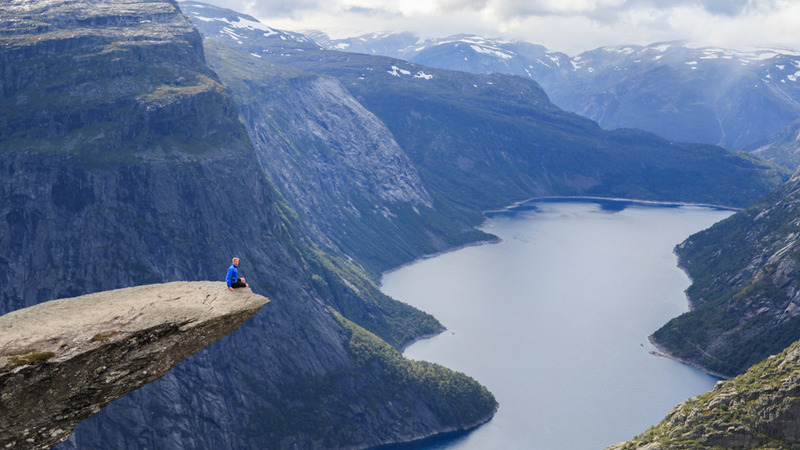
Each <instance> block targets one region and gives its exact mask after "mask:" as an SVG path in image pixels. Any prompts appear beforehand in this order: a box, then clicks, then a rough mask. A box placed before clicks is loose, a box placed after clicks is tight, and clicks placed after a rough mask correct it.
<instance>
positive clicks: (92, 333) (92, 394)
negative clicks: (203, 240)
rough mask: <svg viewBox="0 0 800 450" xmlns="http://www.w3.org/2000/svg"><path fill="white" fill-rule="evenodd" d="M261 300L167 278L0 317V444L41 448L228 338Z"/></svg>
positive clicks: (223, 288)
mask: <svg viewBox="0 0 800 450" xmlns="http://www.w3.org/2000/svg"><path fill="white" fill-rule="evenodd" d="M267 302H268V300H267V299H266V298H264V297H262V296H260V295H255V294H253V293H252V292H250V290H249V289H242V290H239V291H236V292H230V291H229V290H228V289H227V286H225V283H222V282H193V283H189V282H173V283H169V284H159V285H147V286H138V287H132V288H126V289H117V290H113V291H105V292H99V293H95V294H89V295H85V296H81V297H77V298H67V299H60V300H52V301H49V302H44V303H39V304H38V305H34V306H31V307H28V308H25V309H20V310H17V311H13V312H11V313H8V314H6V315H4V316H0V447H2V448H15V449H26V448H31V449H33V448H37V449H39V448H41V449H47V448H50V447H52V446H53V445H55V444H57V443H59V442H61V441H63V440H65V439H66V438H67V437H68V436H69V435H70V434H72V430H73V428H74V427H75V425H76V424H77V423H78V422H80V421H81V420H83V419H86V418H87V417H89V416H91V415H92V414H94V413H95V412H97V411H99V410H100V408H103V407H104V406H106V405H107V404H108V403H110V402H111V401H112V400H114V399H116V398H119V397H122V396H123V395H125V394H127V393H128V392H130V391H132V390H134V389H138V388H139V387H141V386H143V385H145V384H147V383H150V382H152V381H154V380H156V379H158V378H161V377H162V376H164V374H166V373H167V372H168V371H169V370H170V369H172V367H173V366H174V365H175V364H176V363H178V362H180V361H182V360H183V359H185V358H187V357H188V356H189V355H191V354H193V353H195V352H197V351H199V350H200V349H202V348H204V347H207V346H208V345H210V344H212V343H214V342H216V341H217V340H219V339H221V338H223V337H225V336H227V335H228V334H230V333H231V332H233V331H234V330H236V329H237V328H239V326H241V325H242V324H243V323H244V322H245V321H246V320H247V319H249V318H251V317H252V316H253V315H255V314H256V313H257V312H258V310H259V309H261V307H262V306H264V305H265V304H266V303H267Z"/></svg>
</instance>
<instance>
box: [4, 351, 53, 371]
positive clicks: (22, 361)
mask: <svg viewBox="0 0 800 450" xmlns="http://www.w3.org/2000/svg"><path fill="white" fill-rule="evenodd" d="M54 356H56V354H55V353H53V352H33V353H28V354H27V355H23V356H12V357H11V361H10V362H9V363H8V364H6V365H5V367H3V370H2V371H3V372H8V371H10V370H12V369H14V368H15V367H19V366H27V365H30V364H36V363H38V362H40V361H41V362H44V361H47V360H48V359H50V358H52V357H54Z"/></svg>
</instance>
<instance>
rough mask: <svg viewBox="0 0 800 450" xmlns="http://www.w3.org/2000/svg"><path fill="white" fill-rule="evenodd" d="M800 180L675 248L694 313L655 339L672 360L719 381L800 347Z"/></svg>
mask: <svg viewBox="0 0 800 450" xmlns="http://www.w3.org/2000/svg"><path fill="white" fill-rule="evenodd" d="M798 217H800V177H798V175H795V176H794V177H793V178H792V179H791V180H790V181H789V182H787V183H786V184H785V185H783V186H781V187H780V188H779V189H778V190H776V191H775V192H774V193H772V194H770V195H768V196H767V197H765V198H764V199H762V200H760V201H758V202H757V203H755V204H754V205H753V206H751V207H749V208H747V209H746V210H744V211H741V212H739V213H737V214H735V215H733V216H731V217H729V218H728V219H726V220H724V221H722V222H720V223H718V224H716V225H714V226H713V227H711V228H709V229H708V230H705V231H701V232H699V233H697V234H695V235H692V236H690V237H689V238H688V239H687V240H686V241H685V242H683V243H682V244H680V245H679V246H678V247H677V248H676V252H677V254H678V256H679V258H680V261H681V264H682V265H683V267H685V269H686V271H687V272H688V274H689V275H690V276H691V277H692V280H693V283H692V286H691V287H690V288H689V289H688V290H687V294H688V296H689V299H690V301H691V305H692V307H693V309H692V310H691V311H690V312H688V313H686V314H684V315H682V316H680V317H677V318H675V319H673V320H672V321H670V322H669V323H667V324H666V325H665V326H664V327H662V328H661V329H659V330H658V331H656V332H655V333H654V334H653V337H652V339H653V340H654V342H655V343H657V344H658V345H660V346H661V347H663V348H664V349H665V350H666V351H668V352H669V353H670V354H672V355H674V356H676V357H678V358H681V359H684V360H687V361H689V362H691V363H693V364H696V365H699V366H700V367H703V368H704V369H706V370H709V371H712V372H717V373H720V374H722V375H727V376H731V375H735V374H738V373H742V372H744V371H745V370H746V369H747V368H748V367H749V366H750V365H752V364H754V363H756V362H758V361H761V360H762V359H764V358H765V357H767V356H769V355H771V354H775V353H778V352H780V351H781V350H783V349H784V348H785V347H786V346H788V345H789V344H790V343H792V342H794V341H796V340H797V339H800V296H799V294H798V293H799V292H800V246H798V241H797V237H798V236H800V221H798Z"/></svg>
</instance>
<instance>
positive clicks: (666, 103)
mask: <svg viewBox="0 0 800 450" xmlns="http://www.w3.org/2000/svg"><path fill="white" fill-rule="evenodd" d="M309 36H310V37H312V38H313V39H315V41H316V42H318V43H319V44H320V45H322V46H324V47H325V48H328V49H331V50H346V51H353V52H359V53H367V54H379V55H386V56H391V57H396V58H401V59H405V60H408V61H411V62H415V63H419V64H424V65H428V66H431V67H440V68H445V69H452V70H460V71H464V72H472V73H492V72H497V73H508V74H515V75H520V76H524V77H530V78H532V79H534V80H536V81H537V82H539V83H540V84H541V85H542V87H544V89H545V91H547V93H548V95H549V96H550V97H551V98H552V100H553V102H554V103H555V104H557V105H559V106H560V107H562V108H564V109H566V110H568V111H573V112H576V113H578V114H581V115H584V116H586V117H588V118H590V119H593V120H595V121H597V122H598V123H599V124H600V125H601V126H602V127H603V128H607V129H615V128H641V129H644V130H647V131H651V132H653V133H656V134H658V135H660V136H663V137H665V138H668V139H672V140H676V141H682V142H702V143H708V144H717V145H721V146H724V147H726V148H728V149H731V150H744V149H746V148H748V147H749V146H752V145H755V144H758V143H760V142H762V141H764V140H765V139H766V138H767V137H769V136H770V135H771V134H772V133H774V132H776V131H778V130H780V129H781V128H783V127H785V126H787V125H789V124H790V123H791V122H793V121H794V120H795V119H796V118H797V117H798V116H800V51H794V50H788V49H769V48H764V49H758V50H752V51H738V50H733V49H723V48H714V47H707V48H689V47H686V46H685V45H683V44H682V43H680V42H666V43H656V44H652V45H647V46H639V45H627V46H618V47H602V48H598V49H596V50H591V51H587V52H584V53H581V54H580V55H578V56H575V57H570V56H568V55H566V54H564V53H560V52H551V51H549V50H547V49H546V48H545V47H543V46H540V45H535V44H530V43H527V42H521V41H515V42H510V41H504V40H500V39H487V38H484V37H481V36H470V35H456V36H452V37H448V38H441V39H419V38H416V36H414V35H413V34H410V33H373V34H366V35H363V36H358V37H353V38H347V39H330V38H328V37H327V35H325V34H323V33H318V32H317V33H312V34H309Z"/></svg>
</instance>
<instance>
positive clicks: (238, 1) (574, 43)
mask: <svg viewBox="0 0 800 450" xmlns="http://www.w3.org/2000/svg"><path fill="white" fill-rule="evenodd" d="M200 1H205V2H206V3H211V4H215V5H217V6H222V7H226V8H230V9H233V10H236V11H239V12H244V13H247V14H250V15H252V16H254V17H256V18H257V19H259V20H260V21H261V22H263V23H264V24H266V25H268V26H270V27H273V28H279V29H283V30H289V31H300V32H302V31H306V30H319V31H323V32H325V33H327V34H328V35H330V36H331V37H333V38H344V37H353V36H358V35H361V34H365V33H372V32H379V31H411V32H414V33H416V34H418V35H420V36H421V37H423V38H435V37H447V36H451V35H454V34H461V33H467V34H478V35H481V36H484V37H489V38H503V39H508V40H524V41H528V42H532V43H535V44H541V45H544V46H545V47H547V48H548V49H549V50H552V51H561V52H564V53H567V54H568V55H571V56H574V55H577V54H579V53H581V52H583V51H586V50H591V49H595V48H598V47H602V46H616V45H630V44H635V45H647V44H652V43H655V42H665V41H684V42H686V43H687V45H689V46H692V47H705V46H718V47H725V48H732V49H740V50H750V49H754V48H758V47H778V48H787V49H794V50H800V0H594V1H592V0H381V1H377V0H200Z"/></svg>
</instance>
